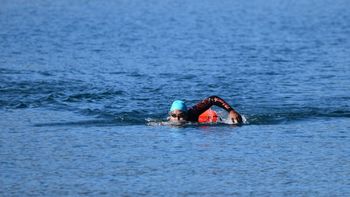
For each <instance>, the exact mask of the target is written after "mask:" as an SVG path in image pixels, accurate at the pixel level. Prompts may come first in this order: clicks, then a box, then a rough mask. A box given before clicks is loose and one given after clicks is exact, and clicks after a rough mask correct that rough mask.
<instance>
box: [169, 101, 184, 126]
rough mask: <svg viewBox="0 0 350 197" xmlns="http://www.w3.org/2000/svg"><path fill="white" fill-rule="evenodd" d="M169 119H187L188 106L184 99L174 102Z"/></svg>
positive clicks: (173, 120)
mask: <svg viewBox="0 0 350 197" xmlns="http://www.w3.org/2000/svg"><path fill="white" fill-rule="evenodd" d="M169 115H170V117H169V120H170V121H172V122H183V121H186V120H187V107H186V104H185V103H184V102H183V101H180V100H176V101H174V102H173V104H172V105H171V108H170V112H169Z"/></svg>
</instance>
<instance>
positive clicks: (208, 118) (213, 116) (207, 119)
mask: <svg viewBox="0 0 350 197" xmlns="http://www.w3.org/2000/svg"><path fill="white" fill-rule="evenodd" d="M217 121H218V114H217V113H216V112H215V111H214V110H211V109H208V110H207V111H205V112H204V113H202V114H201V115H200V116H199V117H198V122H200V123H211V122H217Z"/></svg>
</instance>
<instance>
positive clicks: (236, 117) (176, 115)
mask: <svg viewBox="0 0 350 197" xmlns="http://www.w3.org/2000/svg"><path fill="white" fill-rule="evenodd" d="M213 105H215V106H218V107H221V108H223V109H224V110H226V111H227V112H228V113H229V114H228V117H229V118H230V119H231V120H232V122H233V123H235V124H241V123H242V122H243V121H242V116H241V115H240V114H239V113H238V112H236V111H235V110H234V109H233V108H232V107H231V106H230V105H229V104H228V103H226V102H225V101H224V100H223V99H222V98H220V97H218V96H210V97H208V98H206V99H204V100H202V101H201V102H199V103H198V104H196V105H194V106H192V107H191V108H189V109H187V107H186V104H185V103H184V102H183V101H181V100H176V101H174V102H173V104H172V105H171V108H170V111H169V116H170V117H169V118H168V119H169V121H171V122H187V121H190V122H198V117H199V116H200V115H201V114H202V113H203V112H205V111H206V110H208V109H209V108H210V107H211V106H213Z"/></svg>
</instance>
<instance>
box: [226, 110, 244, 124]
mask: <svg viewBox="0 0 350 197" xmlns="http://www.w3.org/2000/svg"><path fill="white" fill-rule="evenodd" d="M228 117H229V118H230V119H231V120H232V122H233V123H234V124H242V123H243V121H242V116H241V115H239V113H237V112H236V111H234V110H231V111H230V113H229V114H228Z"/></svg>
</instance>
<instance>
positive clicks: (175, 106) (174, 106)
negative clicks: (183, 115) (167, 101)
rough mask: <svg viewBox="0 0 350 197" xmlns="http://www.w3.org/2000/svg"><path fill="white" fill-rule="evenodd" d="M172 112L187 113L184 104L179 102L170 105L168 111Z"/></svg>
mask: <svg viewBox="0 0 350 197" xmlns="http://www.w3.org/2000/svg"><path fill="white" fill-rule="evenodd" d="M174 110H181V111H187V107H186V104H185V102H183V101H180V100H176V101H174V102H173V104H172V105H171V108H170V111H174Z"/></svg>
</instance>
